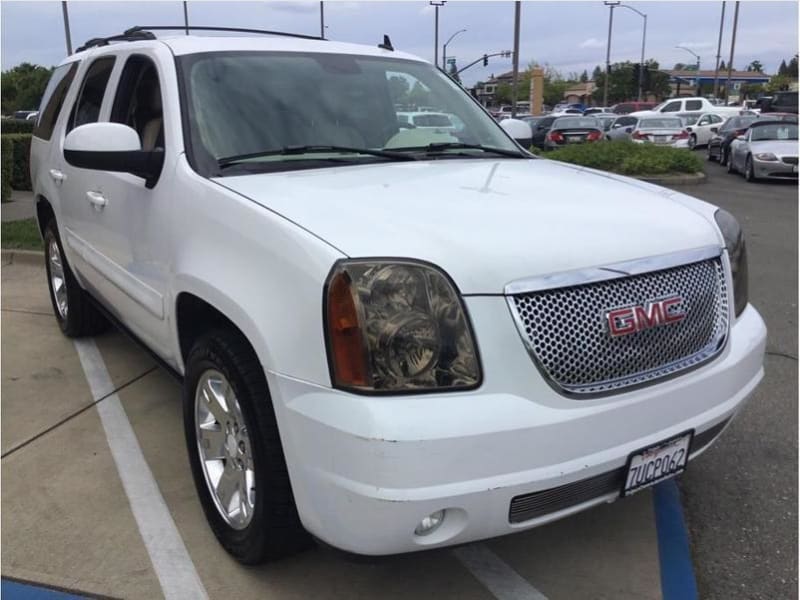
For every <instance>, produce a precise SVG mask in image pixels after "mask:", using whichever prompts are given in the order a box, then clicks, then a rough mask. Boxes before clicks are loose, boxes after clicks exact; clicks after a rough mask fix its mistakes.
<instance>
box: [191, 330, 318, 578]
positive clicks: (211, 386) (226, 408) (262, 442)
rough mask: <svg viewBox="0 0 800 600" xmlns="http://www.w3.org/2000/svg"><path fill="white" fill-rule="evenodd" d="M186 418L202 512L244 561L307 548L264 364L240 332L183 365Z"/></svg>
mask: <svg viewBox="0 0 800 600" xmlns="http://www.w3.org/2000/svg"><path fill="white" fill-rule="evenodd" d="M183 419H184V430H185V435H186V444H187V448H188V451H189V461H190V463H191V467H192V475H193V477H194V483H195V487H196V488H197V493H198V495H199V497H200V503H201V504H202V506H203V511H204V512H205V514H206V518H207V520H208V522H209V525H210V526H211V529H212V531H213V532H214V535H216V537H217V539H218V540H219V542H220V544H222V546H223V547H224V548H225V549H226V550H227V551H228V552H229V553H230V554H231V555H233V557H234V558H236V559H237V560H238V561H239V562H241V563H243V564H251V565H252V564H259V563H262V562H264V561H267V560H274V559H278V558H282V557H284V556H289V555H291V554H293V553H295V552H297V551H299V550H301V549H303V548H305V547H306V546H307V545H308V543H309V539H310V538H309V536H308V534H307V533H306V531H305V530H304V529H303V526H302V525H301V523H300V518H299V517H298V514H297V509H296V508H295V503H294V496H293V495H292V487H291V484H290V482H289V474H288V472H287V469H286V461H285V459H284V455H283V449H282V446H281V441H280V437H279V435H278V426H277V423H276V420H275V413H274V410H273V407H272V402H271V400H270V396H269V390H268V389H267V381H266V377H265V375H264V370H263V367H262V366H261V363H260V362H259V360H258V358H257V356H256V355H255V352H254V351H253V350H252V348H251V347H250V346H249V344H248V343H247V342H246V341H245V340H244V339H243V338H242V336H241V335H239V334H237V333H234V332H232V331H227V330H220V331H216V332H213V333H210V334H208V335H206V336H204V337H202V338H201V339H200V340H199V341H197V342H196V343H195V344H194V346H193V347H192V349H191V351H190V352H189V356H188V358H187V361H186V377H185V380H184V387H183Z"/></svg>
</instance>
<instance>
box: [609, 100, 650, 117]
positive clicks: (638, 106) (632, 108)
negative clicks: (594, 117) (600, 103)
mask: <svg viewBox="0 0 800 600" xmlns="http://www.w3.org/2000/svg"><path fill="white" fill-rule="evenodd" d="M655 105H656V103H655V102H620V103H619V104H615V105H614V106H612V107H611V112H613V113H614V114H615V115H627V114H630V113H632V112H636V111H637V110H650V109H651V108H653V107H654V106H655Z"/></svg>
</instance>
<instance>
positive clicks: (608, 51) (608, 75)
mask: <svg viewBox="0 0 800 600" xmlns="http://www.w3.org/2000/svg"><path fill="white" fill-rule="evenodd" d="M603 4H605V5H606V6H607V7H608V8H609V9H610V10H609V11H608V42H607V43H606V80H605V82H604V83H603V106H608V80H609V79H611V28H612V26H613V25H614V7H615V6H617V5H618V4H619V2H609V1H608V0H606V1H605V2H603Z"/></svg>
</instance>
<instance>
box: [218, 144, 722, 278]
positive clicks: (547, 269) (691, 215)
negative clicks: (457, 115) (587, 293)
mask: <svg viewBox="0 0 800 600" xmlns="http://www.w3.org/2000/svg"><path fill="white" fill-rule="evenodd" d="M214 181H216V182H217V183H219V184H220V185H222V186H225V187H227V188H229V189H231V190H233V191H235V192H237V193H239V194H242V195H243V196H246V197H248V198H250V199H252V200H253V201H255V202H257V203H259V204H262V205H263V206H265V207H267V208H269V209H270V210H272V211H274V212H277V213H279V214H281V215H283V216H284V217H286V218H287V219H289V220H291V221H293V222H294V223H296V224H298V225H300V226H301V227H303V228H305V229H307V230H309V231H311V232H313V233H314V234H315V235H317V236H319V237H320V238H322V239H324V240H326V241H327V242H328V243H329V244H331V245H332V246H334V247H336V248H337V249H339V250H340V251H341V252H342V253H344V254H346V255H347V256H350V257H404V258H413V259H421V260H425V261H428V262H431V263H433V264H435V265H438V266H439V267H441V268H442V269H444V270H445V271H446V272H447V273H448V274H449V275H450V276H451V277H452V278H453V279H454V281H455V282H456V284H457V285H458V286H459V289H460V290H461V292H462V293H465V294H499V293H502V292H503V290H504V287H505V285H506V284H507V283H509V282H510V281H513V280H516V279H522V278H526V277H532V276H537V275H544V274H549V273H558V272H562V271H568V270H572V269H578V268H585V267H591V266H600V265H606V264H609V263H615V262H621V261H625V260H631V259H636V258H644V257H650V256H656V255H660V254H668V253H671V252H676V251H679V250H687V249H692V248H698V247H701V246H707V245H721V238H720V236H719V233H718V231H717V228H716V226H715V225H714V224H713V211H714V207H712V206H711V205H708V204H706V203H704V202H701V201H699V200H695V199H693V198H690V197H688V196H684V195H682V194H678V193H676V192H673V191H671V190H668V189H665V188H660V187H657V186H653V185H650V184H647V183H644V182H640V181H638V180H633V179H627V178H624V177H617V176H612V175H609V174H607V173H601V172H597V171H592V170H590V169H585V168H581V167H574V166H570V165H566V164H564V163H558V162H555V161H550V160H543V159H531V160H518V159H500V160H490V159H446V160H437V161H419V162H400V163H390V164H385V163H382V164H371V165H360V166H349V167H332V168H324V169H312V170H302V171H291V172H288V173H287V172H284V173H268V174H256V175H243V176H235V177H223V178H217V179H215V180H214Z"/></svg>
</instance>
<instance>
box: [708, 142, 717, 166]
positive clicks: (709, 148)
mask: <svg viewBox="0 0 800 600" xmlns="http://www.w3.org/2000/svg"><path fill="white" fill-rule="evenodd" d="M706 160H707V161H708V162H714V161H715V160H716V157H715V156H714V155H713V154H712V153H711V144H708V146H706Z"/></svg>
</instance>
